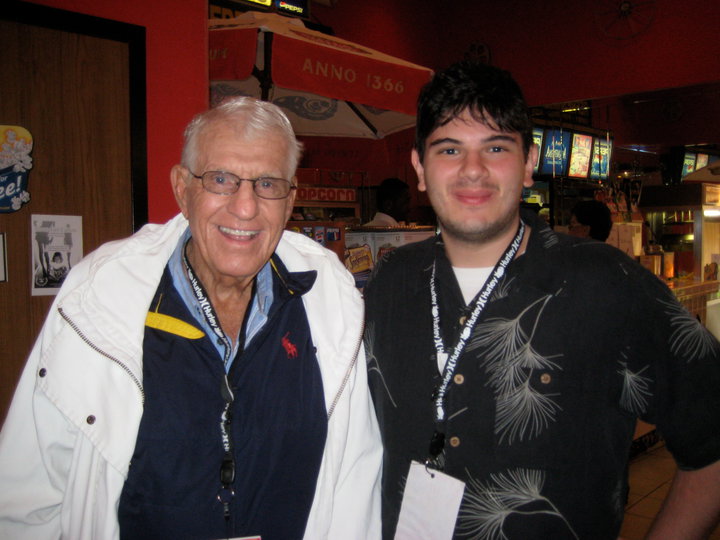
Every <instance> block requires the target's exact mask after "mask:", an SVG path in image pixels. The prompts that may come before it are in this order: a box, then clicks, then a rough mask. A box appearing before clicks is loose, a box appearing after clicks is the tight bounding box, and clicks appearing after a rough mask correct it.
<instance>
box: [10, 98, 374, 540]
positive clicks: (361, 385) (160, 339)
mask: <svg viewBox="0 0 720 540" xmlns="http://www.w3.org/2000/svg"><path fill="white" fill-rule="evenodd" d="M300 151H301V147H300V144H299V143H298V141H297V140H296V138H295V135H294V133H293V131H292V127H291V126H290V122H289V121H288V119H287V118H286V117H285V115H284V114H283V113H282V111H281V110H280V109H279V108H278V107H276V106H275V105H272V104H270V103H267V102H262V101H258V100H254V99H251V98H237V99H233V100H230V101H228V102H226V103H224V104H223V105H221V106H219V107H217V108H215V109H211V110H210V111H207V112H205V113H203V114H200V115H198V116H197V117H196V118H195V119H194V120H193V121H192V122H191V123H190V125H189V126H188V128H187V129H186V132H185V145H184V147H183V155H182V161H181V164H179V165H176V166H175V167H174V168H173V169H172V172H171V182H172V186H173V190H174V193H175V196H176V199H177V202H178V205H179V207H180V209H181V211H182V215H178V216H177V217H175V218H174V219H173V220H171V221H170V222H168V223H166V224H165V225H148V226H146V227H143V229H142V230H140V231H139V232H138V233H137V234H135V235H133V236H132V237H130V238H128V239H125V240H120V241H118V242H112V243H110V244H106V245H105V246H103V247H101V248H100V249H98V250H97V251H95V252H94V253H93V254H91V255H89V256H88V257H86V258H85V259H84V260H83V261H82V262H81V263H79V264H78V265H76V266H75V267H74V268H73V269H72V271H71V272H70V274H69V275H68V277H67V279H66V281H65V284H64V286H63V287H62V289H61V291H60V293H59V294H58V296H57V299H56V301H55V303H54V305H53V307H52V309H51V311H50V314H49V315H48V319H47V321H46V323H45V325H44V327H43V330H42V332H41V335H40V337H39V339H38V340H37V343H36V345H35V347H34V349H33V351H32V353H31V355H30V358H29V360H28V364H27V367H26V369H25V372H24V374H23V376H22V379H21V381H20V384H19V386H18V389H17V391H16V394H15V398H14V400H13V403H12V406H11V409H10V412H9V415H8V418H7V421H6V423H5V426H4V427H3V430H2V433H1V434H0V486H2V489H0V537H1V538H13V539H23V538H27V539H33V540H37V539H46V538H47V539H50V538H69V539H70V538H72V539H108V540H112V539H115V538H118V537H121V538H123V539H136V538H147V539H156V538H177V539H180V538H183V539H190V538H197V539H212V538H235V537H246V536H248V537H250V536H251V537H262V539H263V540H270V539H273V538H274V539H277V540H286V539H291V538H296V539H299V538H308V539H316V538H354V539H358V540H364V539H365V538H375V537H378V536H379V533H380V531H379V529H380V516H379V513H380V504H379V489H377V488H378V485H379V475H380V464H381V454H382V451H381V447H380V439H379V435H378V432H377V424H376V421H375V417H374V414H373V411H372V403H371V401H370V395H369V392H368V389H367V384H366V372H365V369H364V363H365V362H364V358H365V357H364V351H363V348H362V346H361V337H362V336H361V333H362V331H361V328H362V322H363V321H362V313H363V312H362V309H363V306H362V300H361V298H360V295H359V293H358V292H357V290H356V289H355V287H354V282H353V280H352V277H351V276H350V274H349V273H348V272H347V271H346V270H345V268H344V267H343V265H342V264H341V263H340V262H339V261H338V259H337V257H336V256H335V255H334V254H333V253H332V252H331V251H329V250H326V249H324V248H322V247H321V246H319V245H318V244H317V243H316V242H313V241H312V240H311V239H308V238H305V237H303V236H302V235H299V234H294V233H289V232H287V231H284V227H285V224H286V222H287V219H288V217H289V216H290V213H291V212H292V208H293V202H294V199H295V187H296V186H295V169H296V167H297V163H298V160H299V157H300ZM358 366H359V367H358Z"/></svg>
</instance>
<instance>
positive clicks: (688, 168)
mask: <svg viewBox="0 0 720 540" xmlns="http://www.w3.org/2000/svg"><path fill="white" fill-rule="evenodd" d="M696 158H697V154H695V153H694V152H685V157H683V166H682V173H681V174H680V176H681V177H685V176H687V175H688V174H690V173H691V172H693V171H694V170H695V159H696Z"/></svg>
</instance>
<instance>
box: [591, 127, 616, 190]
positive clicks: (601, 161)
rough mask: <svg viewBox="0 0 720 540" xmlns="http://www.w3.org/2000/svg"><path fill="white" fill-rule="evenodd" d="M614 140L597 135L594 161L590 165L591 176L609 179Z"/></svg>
mask: <svg viewBox="0 0 720 540" xmlns="http://www.w3.org/2000/svg"><path fill="white" fill-rule="evenodd" d="M611 152H612V141H610V140H608V139H601V138H599V137H596V138H595V140H594V141H593V154H592V163H591V165H590V178H593V179H595V180H607V178H608V173H609V171H610V154H611Z"/></svg>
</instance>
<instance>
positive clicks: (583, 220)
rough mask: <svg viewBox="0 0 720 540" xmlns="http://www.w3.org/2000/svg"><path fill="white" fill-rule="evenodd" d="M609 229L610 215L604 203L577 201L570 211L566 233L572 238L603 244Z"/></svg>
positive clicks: (590, 200)
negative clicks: (589, 239) (586, 239)
mask: <svg viewBox="0 0 720 540" xmlns="http://www.w3.org/2000/svg"><path fill="white" fill-rule="evenodd" d="M611 229H612V215H611V214H610V209H609V208H608V207H607V205H606V204H605V203H604V202H601V201H598V200H596V199H589V200H583V201H578V202H577V203H575V206H573V208H572V210H571V211H570V224H569V226H568V233H569V234H571V235H572V236H577V237H580V238H592V239H593V240H598V241H600V242H604V241H605V240H607V238H608V236H610V230H611Z"/></svg>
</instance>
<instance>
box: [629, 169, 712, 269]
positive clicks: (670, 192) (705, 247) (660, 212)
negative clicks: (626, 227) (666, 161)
mask: <svg viewBox="0 0 720 540" xmlns="http://www.w3.org/2000/svg"><path fill="white" fill-rule="evenodd" d="M640 209H641V210H642V212H643V214H644V215H645V219H646V221H647V223H648V225H649V227H650V231H651V232H650V236H651V238H650V239H649V240H650V242H652V243H655V244H657V245H659V246H661V247H662V250H663V252H665V253H667V252H671V253H674V254H675V256H674V266H675V277H678V278H683V277H692V278H694V279H695V280H707V279H708V278H712V279H717V271H716V272H715V275H714V278H713V276H712V275H709V276H706V272H710V274H712V269H713V268H715V269H717V264H718V262H720V185H715V184H704V183H683V184H677V185H670V186H646V187H645V188H643V191H642V197H641V199H640Z"/></svg>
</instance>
